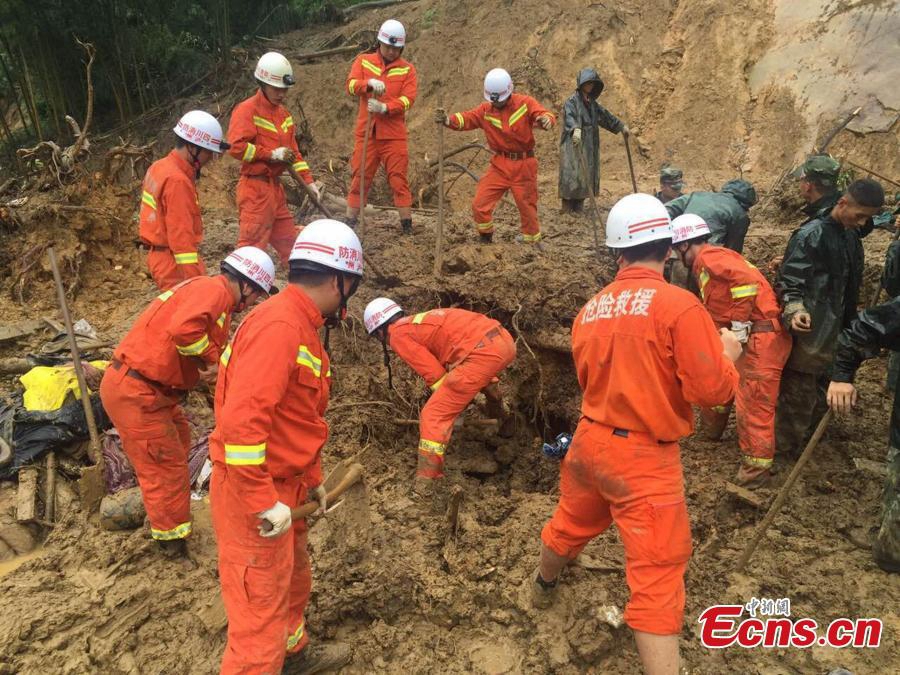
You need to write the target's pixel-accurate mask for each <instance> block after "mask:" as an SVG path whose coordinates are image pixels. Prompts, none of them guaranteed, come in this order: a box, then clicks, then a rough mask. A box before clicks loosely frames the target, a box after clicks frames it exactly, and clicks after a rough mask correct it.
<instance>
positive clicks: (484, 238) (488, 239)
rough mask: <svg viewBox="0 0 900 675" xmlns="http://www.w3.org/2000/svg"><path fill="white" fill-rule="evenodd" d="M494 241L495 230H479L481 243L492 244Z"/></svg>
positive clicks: (479, 241)
mask: <svg viewBox="0 0 900 675" xmlns="http://www.w3.org/2000/svg"><path fill="white" fill-rule="evenodd" d="M493 241H494V233H493V232H486V233H485V232H479V233H478V243H479V244H490V243H493Z"/></svg>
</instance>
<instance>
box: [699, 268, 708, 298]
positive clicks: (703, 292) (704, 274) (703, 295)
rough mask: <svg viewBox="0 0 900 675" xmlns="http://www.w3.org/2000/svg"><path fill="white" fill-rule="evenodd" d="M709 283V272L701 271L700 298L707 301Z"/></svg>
mask: <svg viewBox="0 0 900 675" xmlns="http://www.w3.org/2000/svg"><path fill="white" fill-rule="evenodd" d="M708 283H709V272H707V271H706V270H700V297H701V298H703V299H704V300H706V284H708Z"/></svg>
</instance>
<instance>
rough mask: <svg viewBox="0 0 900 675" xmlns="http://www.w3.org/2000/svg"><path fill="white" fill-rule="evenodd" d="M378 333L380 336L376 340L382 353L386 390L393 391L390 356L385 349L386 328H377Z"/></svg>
mask: <svg viewBox="0 0 900 675" xmlns="http://www.w3.org/2000/svg"><path fill="white" fill-rule="evenodd" d="M379 331H380V335H379V336H378V339H379V340H380V341H381V350H382V352H384V365H385V367H386V368H387V371H388V388H389V389H393V388H394V373H393V371H392V370H391V355H390V352H388V348H387V331H388V327H387V326H382V327H381V328H379Z"/></svg>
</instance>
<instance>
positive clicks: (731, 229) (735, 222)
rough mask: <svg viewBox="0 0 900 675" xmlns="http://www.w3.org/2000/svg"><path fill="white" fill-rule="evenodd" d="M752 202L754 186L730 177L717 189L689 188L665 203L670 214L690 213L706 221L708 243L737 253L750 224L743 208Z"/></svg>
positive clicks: (676, 215) (673, 215)
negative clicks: (689, 191) (697, 190)
mask: <svg viewBox="0 0 900 675" xmlns="http://www.w3.org/2000/svg"><path fill="white" fill-rule="evenodd" d="M755 203H756V190H755V189H754V188H753V186H752V185H751V184H750V183H748V182H747V181H745V180H741V179H736V180H730V181H728V182H727V183H725V185H723V186H722V189H721V190H719V191H718V192H691V193H690V194H687V195H681V196H680V197H678V198H676V199H673V200H672V201H670V202H668V203H667V204H666V210H667V211H668V212H669V217H670V218H677V217H678V216H680V215H682V214H684V213H694V214H696V215H698V216H700V217H701V218H703V220H705V221H706V224H707V225H709V229H710V231H711V233H712V234H711V235H710V238H709V243H710V244H715V245H716V246H724V247H725V248H730V249H731V250H732V251H737V252H738V253H741V252H742V251H743V250H744V237H745V236H746V234H747V229H748V228H749V227H750V216H748V215H747V212H748V211H749V210H750V207H751V206H753V205H754V204H755Z"/></svg>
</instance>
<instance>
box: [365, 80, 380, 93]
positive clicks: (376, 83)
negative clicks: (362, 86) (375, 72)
mask: <svg viewBox="0 0 900 675" xmlns="http://www.w3.org/2000/svg"><path fill="white" fill-rule="evenodd" d="M366 84H368V85H369V89H371V90H372V93H373V94H375V95H376V96H381V95H382V94H383V93H384V82H382V81H381V80H376V79H375V78H374V77H373V78H372V79H370V80H369V81H368V82H367V83H366Z"/></svg>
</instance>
